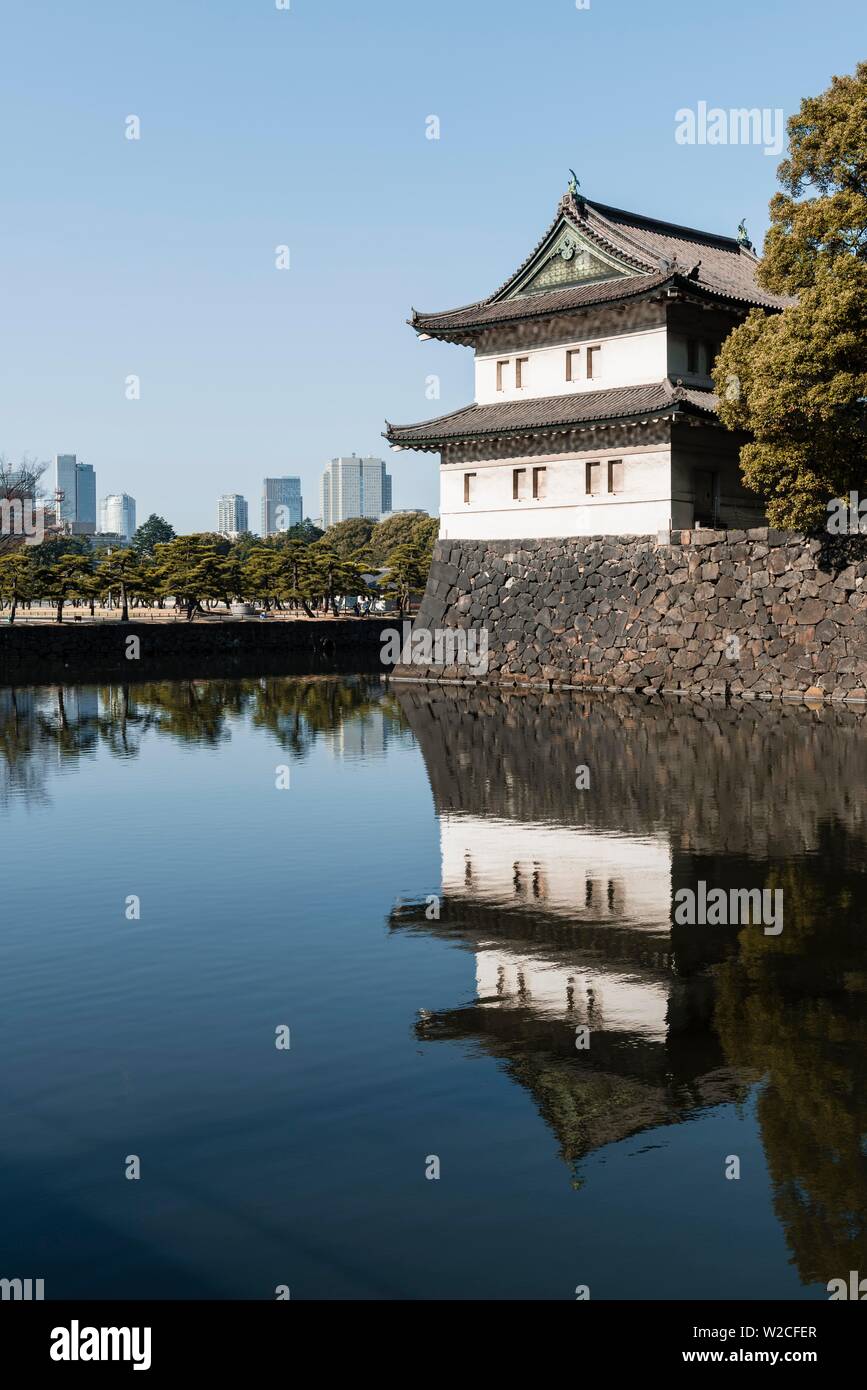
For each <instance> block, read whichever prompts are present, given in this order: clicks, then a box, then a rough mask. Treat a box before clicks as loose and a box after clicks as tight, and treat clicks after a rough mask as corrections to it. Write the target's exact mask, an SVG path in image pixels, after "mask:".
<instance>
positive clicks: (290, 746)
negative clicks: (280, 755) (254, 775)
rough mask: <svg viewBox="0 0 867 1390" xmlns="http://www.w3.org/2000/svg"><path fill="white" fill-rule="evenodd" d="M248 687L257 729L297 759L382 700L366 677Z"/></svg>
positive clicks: (374, 682) (258, 683)
mask: <svg viewBox="0 0 867 1390" xmlns="http://www.w3.org/2000/svg"><path fill="white" fill-rule="evenodd" d="M249 684H250V686H251V688H252V689H253V694H254V697H255V703H254V706H253V710H252V714H251V721H252V724H253V726H254V728H261V729H267V730H268V732H269V733H270V734H272V735H273V736H274V738H276V739H277V741H278V743H279V744H280V746H281V748H285V749H286V750H287V751H288V752H292V753H295V754H296V756H298V757H304V756H305V755H306V754H307V752H308V751H309V749H310V748H311V746H312V745H313V743H314V742H315V740H316V739H317V738H318V737H319V736H320V735H321V734H324V733H326V732H328V731H329V730H332V729H336V728H339V727H340V725H341V724H344V723H346V722H347V721H348V720H354V719H361V718H364V716H365V715H367V714H369V713H370V711H371V710H372V709H373V708H374V706H376V705H379V704H380V702H381V700H382V694H381V689H380V686H379V683H378V681H377V680H375V679H374V678H372V677H367V676H357V677H354V678H352V679H347V680H343V681H327V680H315V679H309V680H295V681H287V680H281V679H279V678H269V679H265V680H259V681H252V682H250V683H249Z"/></svg>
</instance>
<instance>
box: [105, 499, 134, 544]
mask: <svg viewBox="0 0 867 1390" xmlns="http://www.w3.org/2000/svg"><path fill="white" fill-rule="evenodd" d="M99 529H100V531H101V532H103V533H104V534H108V535H112V536H122V537H123V539H124V540H127V541H128V540H131V539H132V537H133V536H134V535H135V529H136V527H135V498H134V497H130V495H129V493H128V492H115V493H111V494H110V495H109V496H108V497H103V499H102V501H101V502H100V504H99Z"/></svg>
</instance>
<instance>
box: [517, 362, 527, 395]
mask: <svg viewBox="0 0 867 1390" xmlns="http://www.w3.org/2000/svg"><path fill="white" fill-rule="evenodd" d="M529 361H530V359H529V357H516V358H515V385H516V387H517V388H518V390H519V391H520V389H521V387H522V386H526V384H527V363H528V362H529Z"/></svg>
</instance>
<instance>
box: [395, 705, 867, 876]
mask: <svg viewBox="0 0 867 1390" xmlns="http://www.w3.org/2000/svg"><path fill="white" fill-rule="evenodd" d="M394 688H395V690H396V691H397V692H398V699H399V703H400V705H401V707H402V709H403V710H404V712H405V714H406V717H407V720H408V722H409V724H410V727H411V728H412V731H413V733H414V734H415V736H416V738H417V739H418V741H419V744H420V746H421V750H422V753H423V755H424V759H425V763H426V766H427V771H428V776H429V778H430V782H431V788H432V790H433V795H434V801H435V804H436V809H437V812H438V813H439V814H445V813H457V814H464V815H468V814H469V815H474V816H479V815H486V816H499V817H503V818H508V819H514V820H518V821H522V822H529V823H533V822H535V823H539V822H546V823H551V822H554V823H558V824H565V825H574V826H586V827H595V828H597V829H603V830H605V829H607V830H610V831H614V832H618V833H620V834H623V835H637V836H647V835H654V834H659V833H661V832H663V831H667V832H668V835H669V836H670V841H671V845H672V849H673V850H674V851H675V854H676V856H677V857H678V859H679V860H680V861H681V863H683V861H684V859H685V858H686V857H687V856H689V857H692V856H701V855H708V856H712V855H715V854H718V853H720V852H723V853H726V854H728V855H743V856H745V857H747V858H750V859H755V858H768V857H774V856H779V857H782V858H788V857H789V856H790V855H791V854H792V853H793V851H795V852H798V851H803V852H809V851H810V850H814V849H815V848H816V846H817V845H818V843H819V827H820V825H821V824H822V823H823V822H825V823H827V822H829V821H836V822H837V823H839V824H842V825H844V826H845V827H846V829H847V830H848V831H849V833H851V834H858V835H860V836H862V837H867V809H865V806H864V801H863V796H862V789H863V787H864V786H865V785H867V738H865V732H867V724H865V715H864V714H863V713H862V712H861V711H859V710H856V709H853V708H847V707H843V706H832V705H822V706H820V707H818V708H817V709H807V708H805V707H804V706H803V705H785V704H780V705H777V704H774V705H768V704H758V703H754V704H751V705H739V706H737V707H734V706H726V705H723V704H718V705H708V704H704V703H698V702H696V703H693V702H686V703H684V702H682V701H679V700H673V699H665V698H663V697H658V698H657V699H656V700H652V701H643V700H638V699H637V698H636V697H629V696H626V697H620V696H617V697H614V698H613V699H612V698H610V697H605V698H595V697H593V696H579V695H576V694H574V693H569V692H563V693H546V692H542V691H537V690H527V691H522V692H509V691H505V690H501V689H492V688H488V687H475V688H474V689H471V688H468V687H460V686H436V685H426V686H423V687H422V686H413V685H398V686H395V687H394ZM578 764H586V765H587V766H588V767H589V769H590V787H589V789H588V790H587V791H577V790H576V789H575V768H576V766H577V765H578Z"/></svg>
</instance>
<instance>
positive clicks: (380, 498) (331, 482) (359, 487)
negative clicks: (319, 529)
mask: <svg viewBox="0 0 867 1390" xmlns="http://www.w3.org/2000/svg"><path fill="white" fill-rule="evenodd" d="M320 501H321V510H322V525H323V526H324V527H328V526H334V525H335V524H336V523H337V522H338V521H348V520H349V518H350V517H353V516H368V517H371V518H372V519H373V520H374V521H379V520H381V518H382V517H383V516H385V515H386V514H387V513H388V512H390V511H391V474H390V473H386V471H385V464H384V463H383V461H382V459H377V458H359V457H358V456H357V455H356V454H353V455H352V456H351V457H350V458H335V459H332V460H331V462H330V463H327V464H326V465H325V471H324V472H323V474H322V481H321V483H320Z"/></svg>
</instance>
